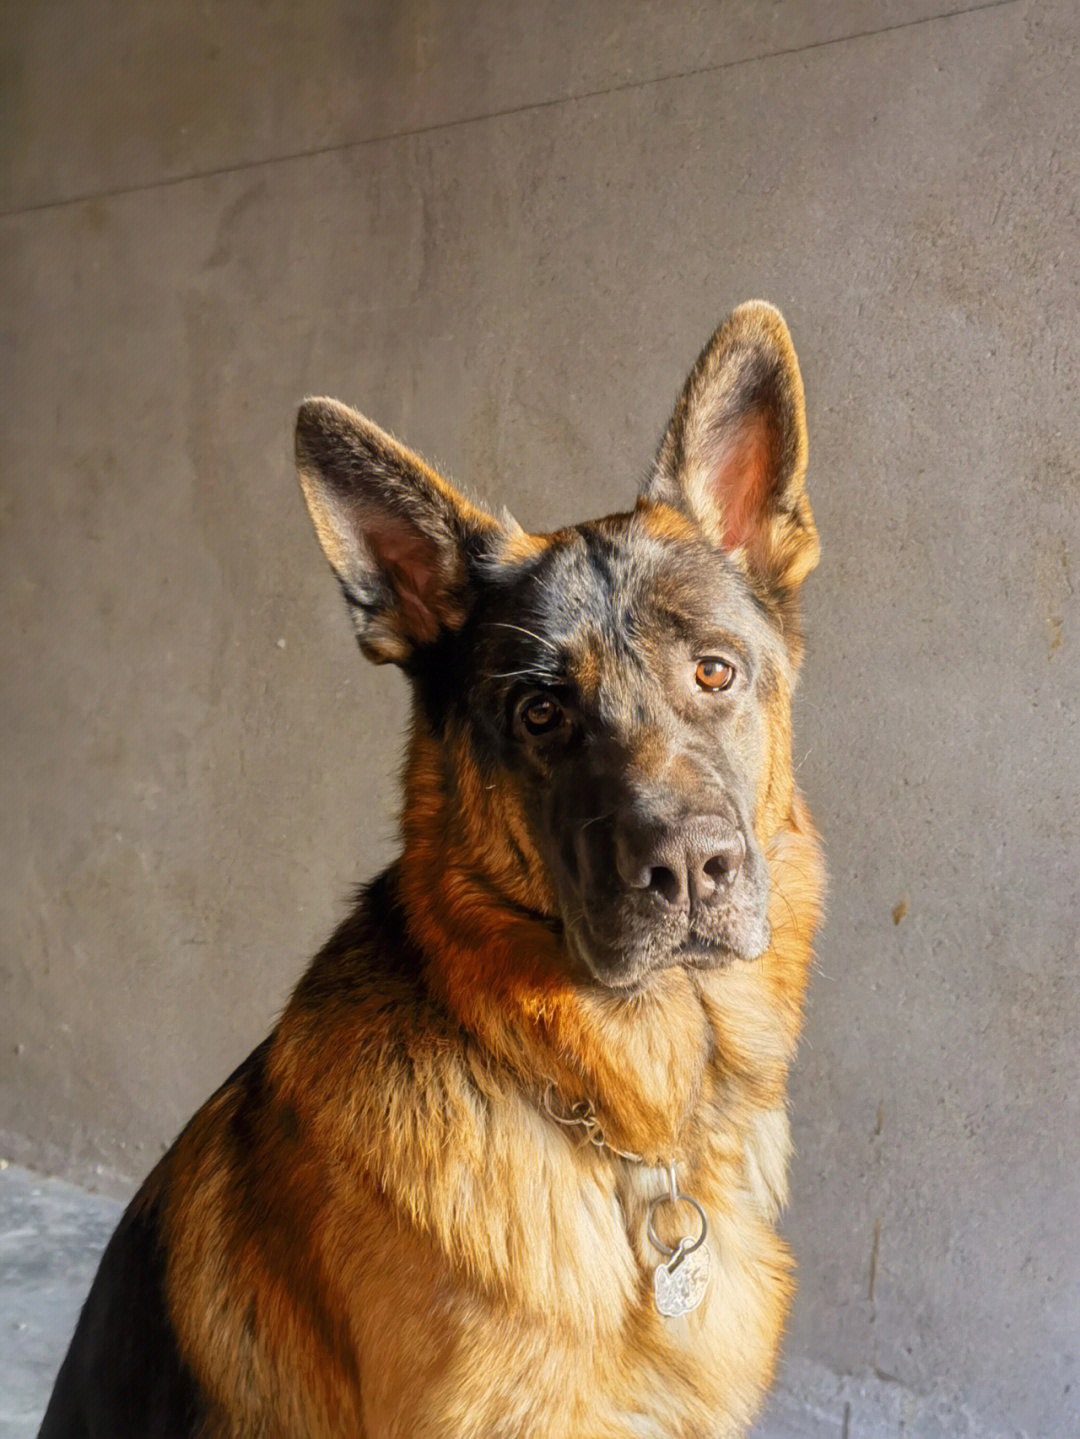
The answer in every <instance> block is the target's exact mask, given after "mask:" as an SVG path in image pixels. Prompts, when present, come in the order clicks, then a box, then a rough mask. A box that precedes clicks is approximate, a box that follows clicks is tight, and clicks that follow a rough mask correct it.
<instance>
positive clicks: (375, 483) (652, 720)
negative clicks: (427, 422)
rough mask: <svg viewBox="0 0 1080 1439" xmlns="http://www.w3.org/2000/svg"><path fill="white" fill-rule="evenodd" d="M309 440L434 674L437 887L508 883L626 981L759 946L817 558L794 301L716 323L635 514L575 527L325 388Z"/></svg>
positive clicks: (387, 655)
mask: <svg viewBox="0 0 1080 1439" xmlns="http://www.w3.org/2000/svg"><path fill="white" fill-rule="evenodd" d="M296 447H297V463H298V467H299V470H300V477H301V482H302V485H303V489H304V494H305V497H306V499H307V503H308V506H309V509H310V511H311V515H312V518H313V520H314V523H315V528H316V531H317V533H318V536H319V539H320V541H321V543H322V546H323V549H324V550H325V552H326V554H327V557H328V558H329V560H330V563H331V565H332V566H333V568H334V570H335V572H336V574H337V577H338V580H339V581H340V584H341V587H342V590H343V592H344V594H345V598H346V601H347V602H348V605H349V608H350V610H351V612H352V616H353V620H354V624H355V626H356V633H357V637H358V640H359V643H360V647H361V649H362V650H363V651H364V653H365V654H366V655H368V657H369V658H371V659H373V660H375V661H376V662H385V661H392V662H394V663H397V664H399V665H401V666H402V667H403V668H404V669H405V670H406V671H407V672H408V674H409V675H410V676H411V678H412V679H413V682H414V686H415V690H416V695H417V725H416V733H415V737H414V747H413V755H412V762H411V788H410V790H409V792H408V793H407V795H406V815H405V831H406V840H407V844H412V845H414V846H420V847H422V848H423V849H424V851H425V853H426V854H427V855H428V856H429V857H430V862H431V864H432V867H433V872H432V883H433V884H435V883H440V884H447V883H449V884H451V885H454V884H456V885H458V886H460V887H461V888H462V889H463V890H464V889H467V888H468V887H469V886H470V885H473V886H480V887H483V888H486V889H487V890H488V891H494V892H497V894H498V895H499V896H500V897H501V898H502V899H503V900H505V902H506V903H507V904H509V905H512V906H516V907H518V908H519V909H520V910H524V911H528V912H529V913H531V914H533V915H535V916H537V917H539V918H541V919H542V921H543V922H544V923H545V924H546V925H547V926H548V928H549V929H552V930H555V931H557V932H558V933H559V934H560V935H561V936H563V937H564V940H565V953H566V956H567V963H568V965H570V966H571V967H574V968H576V969H577V971H579V972H580V973H581V974H582V975H585V974H588V975H591V976H592V978H593V979H594V980H597V981H600V982H601V983H602V984H603V985H605V986H608V987H609V988H611V989H615V990H634V989H637V988H640V987H641V986H642V985H643V984H644V983H646V982H647V980H648V977H649V975H650V974H652V973H654V972H655V971H657V970H660V969H663V968H666V967H668V966H670V965H674V964H680V965H687V966H711V965H724V964H727V963H730V962H731V961H732V960H733V959H734V958H736V957H738V958H743V959H753V958H755V957H756V956H758V955H760V954H761V953H762V952H763V951H764V949H765V948H766V946H767V945H768V941H769V928H768V920H767V908H768V901H769V894H770V878H769V869H768V864H767V862H766V852H767V848H768V845H769V842H770V840H771V838H772V837H773V835H774V834H775V833H776V832H777V830H778V829H779V828H780V827H781V825H782V824H783V822H784V820H785V819H786V817H787V815H788V813H789V811H790V807H791V802H792V778H791V770H790V740H789V729H788V725H789V713H790V693H791V687H792V683H793V678H794V672H795V668H796V666H797V663H798V658H799V650H800V639H799V625H798V615H797V608H796V606H797V596H798V591H799V588H800V586H801V584H802V581H803V579H804V578H805V576H806V575H807V573H808V572H809V571H810V569H812V567H813V566H814V564H815V563H816V560H817V553H818V545H817V535H816V532H815V529H814V524H813V520H812V518H811V514H810V509H809V506H808V504H807V501H806V497H805V493H804V489H803V477H804V472H805V468H806V433H805V420H804V409H803V393H802V382H801V379H800V376H799V369H798V364H797V361H796V359H795V353H794V350H793V348H792V345H791V340H790V337H789V335H788V331H787V328H786V326H785V325H784V322H783V320H782V319H781V317H780V315H779V314H778V313H777V312H776V311H775V310H774V309H772V308H771V307H770V306H768V305H764V304H761V303H751V304H748V305H743V306H741V307H740V308H739V309H738V310H736V311H735V312H734V314H732V315H731V316H730V317H729V318H728V319H727V320H726V321H725V322H724V323H723V324H722V325H721V326H720V328H719V329H718V330H717V331H716V333H715V334H714V335H713V337H712V339H711V340H710V341H709V343H708V345H707V346H706V347H705V349H704V350H703V351H702V353H701V355H700V357H699V358H698V361H697V363H696V364H695V366H694V368H693V370H692V371H691V373H690V376H689V378H688V379H687V382H686V385H685V387H684V389H683V391H682V394H681V395H680V397H679V400H678V403H677V404H676V407H675V412H674V414H673V416H672V418H671V421H670V423H669V425H668V428H667V431H666V433H665V435H664V438H663V440H662V442H661V445H660V449H659V452H658V454H657V458H656V461H655V463H654V466H653V468H652V471H651V473H650V476H649V478H648V480H647V481H646V484H645V486H644V487H643V489H642V491H641V494H640V496H639V498H638V501H637V505H636V508H635V509H633V510H632V511H630V512H628V513H625V514H619V515H613V516H610V517H608V518H606V519H602V520H598V521H595V522H591V523H586V524H580V525H576V526H574V527H572V528H569V529H565V530H560V531H558V532H557V533H555V534H551V535H542V536H534V535H527V534H525V533H524V532H523V531H522V530H521V529H520V528H519V527H517V526H516V525H515V524H514V523H513V522H512V521H498V520H496V519H493V518H492V517H491V516H489V515H487V514H485V513H483V512H482V511H480V510H478V509H476V508H474V507H473V506H472V505H471V504H469V503H468V502H467V501H466V500H465V499H464V498H462V496H460V495H459V494H457V493H456V492H455V491H454V490H453V489H452V488H451V487H450V486H449V485H448V484H447V483H446V482H445V481H444V480H443V479H441V478H440V477H439V476H438V475H436V474H435V473H434V472H433V471H432V470H430V469H429V468H427V466H425V465H424V464H423V462H422V461H420V460H419V459H418V458H417V457H416V456H415V455H413V454H411V453H410V452H409V451H408V450H406V449H404V448H403V447H402V446H400V445H399V444H398V443H397V442H396V441H395V440H393V439H391V438H390V437H389V436H388V435H386V434H384V433H383V432H382V431H381V430H379V429H377V428H376V427H375V426H374V425H372V424H371V423H370V422H369V421H367V420H365V419H363V418H361V417H360V416H359V415H357V414H355V413H354V412H352V411H351V410H348V409H346V408H345V407H344V406H342V405H339V404H337V403H336V402H334V401H330V400H310V401H308V402H306V403H305V404H304V405H303V406H302V408H301V410H300V415H299V420H298V423H297V432H296Z"/></svg>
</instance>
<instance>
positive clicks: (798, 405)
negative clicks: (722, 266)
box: [641, 300, 818, 599]
mask: <svg viewBox="0 0 1080 1439" xmlns="http://www.w3.org/2000/svg"><path fill="white" fill-rule="evenodd" d="M805 474H806V413H805V405H804V401H803V386H802V376H801V375H800V374H799V362H798V361H797V360H796V358H795V350H794V347H793V345H792V343H791V336H790V334H789V333H788V328H787V326H786V325H785V324H784V321H783V318H782V317H781V315H780V312H779V311H778V310H775V309H774V308H773V307H772V305H767V304H766V303H765V302H764V301H762V300H751V301H749V302H748V303H747V304H745V305H740V306H739V308H738V309H737V310H735V311H733V313H732V314H731V315H729V316H728V318H727V319H726V320H725V321H724V322H723V324H722V325H721V326H720V328H719V329H718V330H717V331H716V333H715V334H714V335H713V337H712V339H711V340H710V341H709V343H708V344H707V345H706V346H705V348H704V350H702V352H701V354H700V355H699V356H698V359H697V363H696V364H695V365H694V368H693V369H692V370H691V371H690V375H689V377H688V378H687V381H686V384H685V386H684V387H683V391H682V394H681V395H680V396H679V400H678V403H677V404H676V406H675V412H674V414H673V415H672V417H671V421H670V423H669V425H668V428H667V432H666V433H665V435H664V438H663V441H662V442H661V445H660V449H659V452H658V453H657V457H656V463H655V466H654V468H653V472H652V475H651V476H650V478H649V480H648V482H647V483H646V485H645V487H644V489H643V491H642V496H641V498H642V501H643V502H644V503H646V504H648V503H662V504H668V505H672V506H674V507H675V508H676V509H679V510H681V511H683V513H685V514H687V515H689V516H690V517H691V518H692V519H694V520H696V521H697V523H698V524H699V525H700V527H701V529H702V530H704V532H705V534H706V535H707V536H708V538H709V539H710V540H711V541H712V542H713V543H714V544H715V545H718V546H720V547H721V548H723V549H725V550H729V551H731V552H733V554H734V556H735V557H737V558H738V559H740V560H741V561H742V562H743V563H744V564H745V565H746V567H747V569H748V570H749V571H750V573H751V574H752V575H753V576H755V577H756V578H757V579H758V580H759V581H761V582H762V583H764V585H765V586H766V587H767V588H768V589H769V590H770V591H771V592H773V593H774V594H776V595H777V597H778V598H781V599H784V598H789V597H791V596H792V595H793V594H794V592H795V591H796V590H797V589H798V587H799V586H800V585H801V584H802V582H803V580H804V579H805V578H806V576H807V575H808V574H809V572H810V571H811V570H812V569H813V567H814V565H815V564H817V559H818V537H817V530H816V529H815V528H814V520H813V516H812V515H811V513H810V506H809V504H808V503H807V500H806V494H805V491H804V489H803V479H804V476H805Z"/></svg>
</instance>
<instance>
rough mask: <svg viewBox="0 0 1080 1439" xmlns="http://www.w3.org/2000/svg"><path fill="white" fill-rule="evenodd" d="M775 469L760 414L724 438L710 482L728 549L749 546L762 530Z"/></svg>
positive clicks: (741, 422)
mask: <svg viewBox="0 0 1080 1439" xmlns="http://www.w3.org/2000/svg"><path fill="white" fill-rule="evenodd" d="M773 470H774V456H773V444H772V435H771V433H770V430H769V425H768V422H767V420H766V418H765V416H764V415H762V414H760V413H758V414H756V415H748V416H747V417H746V418H745V419H743V420H741V421H740V422H739V424H738V425H737V426H736V427H735V428H734V429H733V430H730V431H728V433H727V434H726V435H725V436H724V438H723V440H722V441H721V445H720V449H719V453H718V454H717V456H716V460H715V462H714V465H713V467H712V474H711V476H710V479H709V489H710V491H711V498H712V502H713V504H714V505H715V506H716V509H717V510H718V511H719V514H720V524H721V528H722V534H723V540H722V543H723V545H724V548H725V549H729V550H732V549H735V548H736V547H737V546H738V545H744V544H747V543H748V542H749V541H751V540H752V539H753V537H754V534H755V532H756V531H757V530H758V529H759V528H760V526H761V523H762V521H763V519H764V518H765V509H766V506H767V504H768V500H769V490H770V486H771V481H772V475H773Z"/></svg>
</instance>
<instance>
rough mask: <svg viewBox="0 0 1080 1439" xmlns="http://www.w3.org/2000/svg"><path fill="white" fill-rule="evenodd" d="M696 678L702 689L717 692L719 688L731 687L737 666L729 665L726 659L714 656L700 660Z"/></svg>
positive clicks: (695, 674) (695, 672) (695, 673)
mask: <svg viewBox="0 0 1080 1439" xmlns="http://www.w3.org/2000/svg"><path fill="white" fill-rule="evenodd" d="M694 678H695V679H696V680H697V682H698V686H699V688H700V689H703V690H711V691H712V692H713V693H714V694H716V693H717V692H718V691H719V690H727V689H730V688H731V686H732V684H733V683H734V680H735V667H734V665H729V664H728V663H727V662H726V661H725V660H718V659H714V658H710V659H705V660H698V666H697V669H696V670H695V671H694Z"/></svg>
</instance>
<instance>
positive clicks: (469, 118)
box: [0, 0, 1020, 220]
mask: <svg viewBox="0 0 1080 1439" xmlns="http://www.w3.org/2000/svg"><path fill="white" fill-rule="evenodd" d="M1019 3H1020V0H982V3H981V4H978V5H968V6H966V7H965V8H963V9H960V10H944V11H942V12H941V13H940V14H938V15H923V16H920V17H919V18H918V19H916V20H900V21H897V23H896V24H895V25H882V26H881V27H880V28H879V29H876V30H856V31H854V32H853V33H851V34H849V35H837V36H834V37H833V38H832V39H831V40H811V41H809V42H808V43H807V44H805V45H793V46H791V47H789V48H788V49H780V50H765V51H762V53H761V54H758V55H744V56H742V57H741V58H740V59H737V60H719V61H717V62H716V64H715V65H699V66H696V67H694V68H691V69H689V70H674V71H671V72H670V73H668V74H666V75H651V76H648V77H646V78H645V79H641V80H624V81H620V82H619V83H618V84H616V85H604V86H599V87H597V88H596V89H595V90H582V91H580V92H579V93H578V94H575V95H559V96H555V97H553V98H552V99H549V100H528V101H525V102H524V103H523V104H521V105H508V106H506V107H505V108H504V109H501V110H489V111H486V112H485V113H484V114H481V115H462V116H458V117H457V118H456V119H452V120H434V121H432V122H431V123H430V124H427V125H415V126H412V127H411V128H406V129H403V130H389V131H386V132H385V133H384V134H381V135H366V136H361V137H360V138H358V139H355V140H342V141H339V142H337V143H335V144H333V145H316V146H313V147H312V148H311V149H308V150H288V151H285V152H283V153H282V154H279V155H268V156H266V157H265V158H263V159H259V160H238V161H236V162H235V163H233V164H230V165H217V166H213V167H212V168H210V169H208V170H193V171H191V172H189V173H188V174H184V175H168V176H165V177H164V178H163V179H160V180H145V181H141V182H139V183H137V184H133V185H117V186H114V187H113V188H111V189H107V190H89V191H87V192H86V193H85V194H80V195H68V196H63V197H61V198H60V199H56V200H39V201H36V202H35V203H34V204H32V205H23V206H20V207H19V208H16V209H12V210H0V220H13V219H18V218H19V217H20V216H22V215H34V214H39V213H41V212H42V211H46V210H62V209H64V208H66V207H67V206H69V205H86V204H90V203H92V202H93V201H95V200H120V199H123V198H124V197H125V196H127V195H142V194H146V193H148V192H150V191H153V190H166V189H170V188H171V187H173V186H175V185H190V184H193V183H195V182H197V181H199V180H215V179H218V178H220V177H222V176H225V175H243V174H245V173H246V172H248V171H252V170H263V169H268V168H269V167H270V166H273V165H288V164H292V163H295V162H297V161H300V160H318V159H320V158H321V157H322V156H325V155H341V154H344V153H346V152H347V151H349V150H363V149H366V148H367V147H368V146H370V145H385V144H390V143H392V142H393V141H394V140H409V139H413V138H416V137H419V136H422V135H436V134H439V133H440V132H441V131H443V130H457V129H463V128H464V127H465V126H467V125H481V124H483V123H484V122H485V121H486V120H501V119H507V118H510V117H511V116H514V115H527V114H529V113H531V112H534V111H539V110H551V109H555V108H557V107H558V106H560V105H578V104H581V103H582V102H583V101H587V100H599V99H603V98H604V97H605V96H607V95H621V94H626V93H628V92H630V91H633V90H645V89H648V88H649V86H651V85H666V84H671V83H673V82H675V81H678V80H693V79H695V78H696V77H697V76H699V75H718V74H721V73H722V72H723V71H725V70H737V69H739V68H740V67H741V66H744V65H758V64H762V63H763V62H764V61H766V60H779V59H784V58H786V57H788V56H791V55H805V54H808V53H809V52H811V51H813V50H826V49H828V48H829V47H830V46H833V45H846V44H848V43H849V42H851V41H854V40H870V39H873V38H874V37H875V36H877V35H891V34H894V33H895V32H896V31H898V30H913V29H915V28H916V26H919V25H932V24H936V23H937V22H939V21H943V20H956V19H960V18H961V17H962V16H965V15H976V14H979V13H981V12H983V11H986V10H1001V9H1004V8H1005V7H1006V6H1009V5H1018V4H1019Z"/></svg>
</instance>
